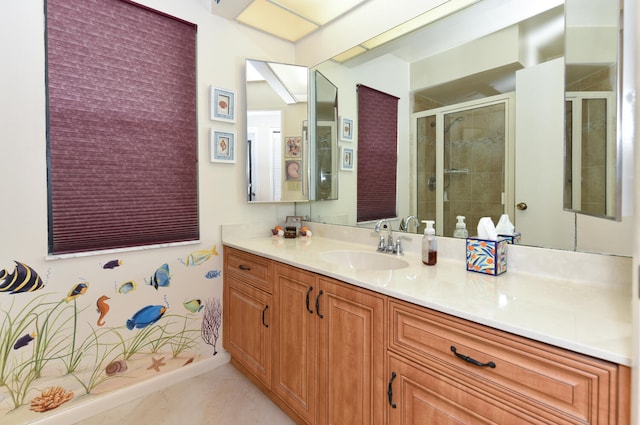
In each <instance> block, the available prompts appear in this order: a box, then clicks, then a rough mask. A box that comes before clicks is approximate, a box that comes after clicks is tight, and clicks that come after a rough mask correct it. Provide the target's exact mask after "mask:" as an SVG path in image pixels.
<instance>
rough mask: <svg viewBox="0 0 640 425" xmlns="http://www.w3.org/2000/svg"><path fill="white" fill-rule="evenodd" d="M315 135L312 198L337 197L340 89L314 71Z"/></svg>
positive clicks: (322, 199) (327, 198)
mask: <svg viewBox="0 0 640 425" xmlns="http://www.w3.org/2000/svg"><path fill="white" fill-rule="evenodd" d="M314 82H315V84H314V85H315V90H314V94H315V97H314V100H315V101H314V103H313V105H314V110H315V137H313V138H312V140H313V141H314V143H312V145H314V149H312V150H313V152H314V153H315V161H313V163H312V173H311V175H312V176H313V179H312V185H313V186H312V189H314V194H312V198H311V199H314V200H317V201H325V200H332V199H338V156H339V155H338V137H337V136H338V88H337V87H336V86H335V85H333V83H332V82H331V81H329V80H328V79H327V78H326V77H325V76H324V75H322V74H321V73H320V72H318V71H315V72H314Z"/></svg>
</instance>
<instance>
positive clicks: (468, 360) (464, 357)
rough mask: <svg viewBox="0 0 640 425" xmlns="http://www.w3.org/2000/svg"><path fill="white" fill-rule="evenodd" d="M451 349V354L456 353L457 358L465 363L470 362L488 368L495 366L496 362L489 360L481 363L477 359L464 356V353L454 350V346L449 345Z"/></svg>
mask: <svg viewBox="0 0 640 425" xmlns="http://www.w3.org/2000/svg"><path fill="white" fill-rule="evenodd" d="M451 351H453V354H455V355H456V357H458V358H459V359H462V360H464V361H465V362H467V363H471V364H473V365H476V366H480V367H490V368H495V367H496V364H495V363H494V362H489V363H481V362H479V361H477V360H476V359H472V358H471V357H469V356H465V355H464V354H460V353H458V352H457V351H456V347H455V346H453V345H452V346H451Z"/></svg>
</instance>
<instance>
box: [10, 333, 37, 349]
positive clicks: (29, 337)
mask: <svg viewBox="0 0 640 425" xmlns="http://www.w3.org/2000/svg"><path fill="white" fill-rule="evenodd" d="M35 337H36V333H35V332H34V333H32V334H25V335H24V336H21V337H20V338H18V340H17V341H16V343H15V344H14V345H13V349H14V350H17V349H18V348H22V347H26V346H27V344H29V343H30V342H31V341H33V339H34V338H35Z"/></svg>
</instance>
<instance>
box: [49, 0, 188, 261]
mask: <svg viewBox="0 0 640 425" xmlns="http://www.w3.org/2000/svg"><path fill="white" fill-rule="evenodd" d="M45 7H46V18H47V24H46V31H47V33H46V38H47V53H46V54H47V95H48V137H47V139H48V155H47V156H48V184H49V251H50V253H52V254H63V253H71V252H81V251H95V250H103V249H113V248H123V247H132V246H141V245H152V244H159V243H170V242H178V241H188V240H197V239H198V237H199V228H198V194H197V189H198V176H197V122H196V26H195V25H194V24H190V23H187V22H184V21H181V20H178V19H176V18H173V17H170V16H167V15H165V14H162V13H159V12H157V11H154V10H151V9H149V8H146V7H143V6H140V5H137V4H135V3H131V2H129V1H124V0H47V2H46V6H45Z"/></svg>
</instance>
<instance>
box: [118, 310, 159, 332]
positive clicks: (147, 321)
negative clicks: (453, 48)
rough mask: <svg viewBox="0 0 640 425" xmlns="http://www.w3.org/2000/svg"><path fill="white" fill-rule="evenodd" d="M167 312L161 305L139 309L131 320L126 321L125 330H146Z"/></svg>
mask: <svg viewBox="0 0 640 425" xmlns="http://www.w3.org/2000/svg"><path fill="white" fill-rule="evenodd" d="M166 311H167V307H165V306H163V305H148V306H146V307H143V308H141V309H140V310H138V311H137V312H136V314H134V315H133V316H132V317H131V319H128V320H127V323H126V325H127V329H129V330H133V328H138V329H142V328H146V327H147V326H149V325H153V324H154V323H156V322H157V321H158V320H160V318H161V317H162V315H163V314H164V313H165V312H166Z"/></svg>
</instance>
